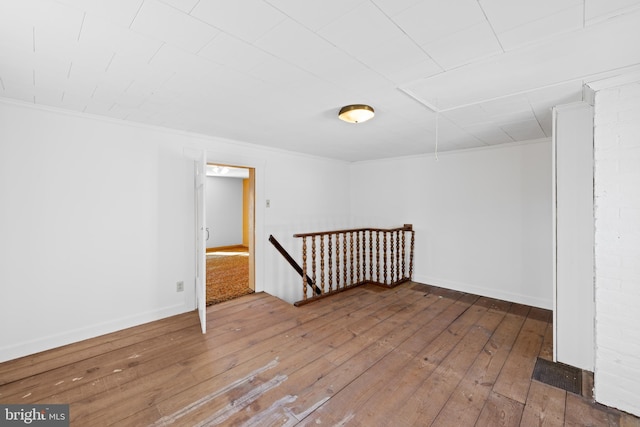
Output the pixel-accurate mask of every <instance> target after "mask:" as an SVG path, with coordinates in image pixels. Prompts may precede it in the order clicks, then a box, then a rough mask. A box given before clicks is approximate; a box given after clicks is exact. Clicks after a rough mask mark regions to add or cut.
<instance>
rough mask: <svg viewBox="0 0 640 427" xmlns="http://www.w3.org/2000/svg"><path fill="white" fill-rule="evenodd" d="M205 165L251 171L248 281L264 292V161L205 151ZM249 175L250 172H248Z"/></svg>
mask: <svg viewBox="0 0 640 427" xmlns="http://www.w3.org/2000/svg"><path fill="white" fill-rule="evenodd" d="M206 161H207V164H216V165H225V166H232V167H238V168H245V169H249V170H250V171H251V170H253V192H252V193H253V194H252V203H251V205H252V206H253V212H249V216H250V219H251V218H253V221H250V224H251V223H253V232H251V231H250V232H249V239H250V242H249V245H250V251H249V278H250V279H249V280H250V287H251V289H253V290H254V291H255V292H262V291H264V290H265V281H264V277H265V275H264V269H265V265H264V250H265V241H266V239H264V238H263V236H264V216H265V207H264V203H261V202H260V200H262V199H263V198H264V196H263V195H264V193H265V191H264V188H265V179H264V176H265V169H266V161H265V160H264V159H259V158H255V157H249V156H245V155H241V154H230V153H223V152H218V151H214V150H207V156H206ZM250 173H251V172H250ZM251 239H252V240H251Z"/></svg>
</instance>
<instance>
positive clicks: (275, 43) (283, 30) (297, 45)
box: [254, 19, 336, 71]
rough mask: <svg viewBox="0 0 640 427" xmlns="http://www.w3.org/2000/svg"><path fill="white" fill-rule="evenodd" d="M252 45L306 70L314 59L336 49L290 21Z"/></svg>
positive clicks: (281, 24)
mask: <svg viewBox="0 0 640 427" xmlns="http://www.w3.org/2000/svg"><path fill="white" fill-rule="evenodd" d="M254 45H255V46H256V47H258V48H260V49H263V50H264V51H266V52H269V53H270V54H272V55H274V56H276V57H278V58H280V59H283V60H284V61H288V62H291V63H295V64H297V65H298V66H299V67H302V68H304V69H307V70H309V68H310V64H311V63H312V62H313V61H314V60H315V58H318V57H324V56H326V55H328V54H330V53H331V52H333V51H334V50H335V49H336V47H335V46H333V45H332V44H331V43H329V42H328V41H326V40H325V39H323V38H322V37H320V36H318V35H317V34H316V33H314V32H312V31H311V30H309V29H307V28H305V27H303V26H302V25H301V24H298V23H297V22H295V21H292V20H290V19H287V20H285V21H283V22H282V23H280V24H279V25H278V26H276V27H274V28H273V29H272V30H271V31H269V32H268V33H266V34H265V35H263V36H262V37H260V38H259V39H258V40H257V41H256V42H255V43H254ZM309 71H311V70H309Z"/></svg>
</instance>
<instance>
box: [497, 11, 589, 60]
mask: <svg viewBox="0 0 640 427" xmlns="http://www.w3.org/2000/svg"><path fill="white" fill-rule="evenodd" d="M583 10H584V8H583V7H582V4H579V5H576V6H572V7H569V8H567V9H564V10H562V11H560V12H558V13H554V14H552V15H549V16H545V17H542V18H540V19H536V20H535V21H531V22H527V23H525V24H522V25H519V26H518V27H515V28H512V29H510V30H506V31H503V32H500V33H498V38H499V39H500V42H501V43H502V46H503V47H504V49H505V50H512V49H515V48H517V47H518V46H521V45H524V44H527V43H531V42H535V41H538V40H542V39H548V38H550V37H552V36H554V35H556V34H560V33H565V32H568V31H572V30H577V29H580V28H582V26H583Z"/></svg>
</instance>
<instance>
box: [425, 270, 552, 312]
mask: <svg viewBox="0 0 640 427" xmlns="http://www.w3.org/2000/svg"><path fill="white" fill-rule="evenodd" d="M413 281H414V282H417V283H425V284H428V285H433V286H438V287H441V288H446V289H451V290H454V291H460V292H467V293H471V294H475V295H480V296H484V297H489V298H495V299H500V300H504V301H510V302H514V303H517V304H524V305H529V306H532V307H539V308H542V309H545V310H550V309H551V307H552V301H549V300H546V299H543V298H535V297H531V296H527V295H522V294H518V293H514V292H507V291H501V290H497V289H492V288H485V287H483V286H476V285H471V284H469V283H459V282H452V281H450V280H446V279H440V278H437V277H430V276H415V277H414V278H413Z"/></svg>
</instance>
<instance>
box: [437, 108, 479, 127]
mask: <svg viewBox="0 0 640 427" xmlns="http://www.w3.org/2000/svg"><path fill="white" fill-rule="evenodd" d="M442 115H443V116H444V117H446V118H447V119H449V120H450V121H451V122H453V123H455V124H457V125H458V126H460V127H462V128H467V127H469V126H474V125H478V124H483V123H487V122H490V121H491V116H490V115H489V113H488V112H487V110H485V109H484V108H482V105H480V104H478V105H471V106H469V107H465V108H458V109H455V110H450V111H446V112H444V113H442Z"/></svg>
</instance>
